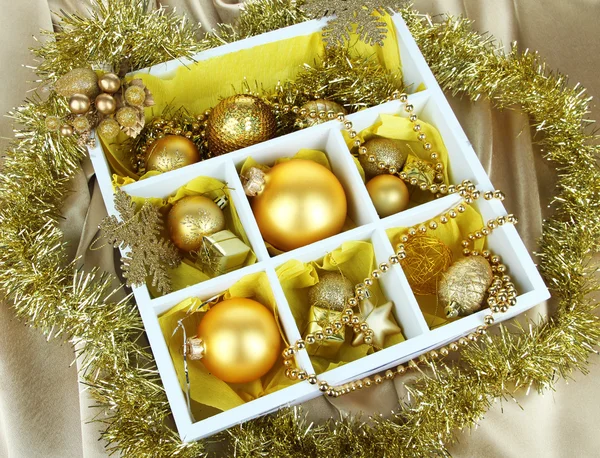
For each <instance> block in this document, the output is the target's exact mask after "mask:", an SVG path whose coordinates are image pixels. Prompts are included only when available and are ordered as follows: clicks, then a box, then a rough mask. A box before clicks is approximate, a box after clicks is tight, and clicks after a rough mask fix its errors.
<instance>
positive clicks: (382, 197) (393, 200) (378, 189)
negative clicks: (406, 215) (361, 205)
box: [367, 175, 410, 218]
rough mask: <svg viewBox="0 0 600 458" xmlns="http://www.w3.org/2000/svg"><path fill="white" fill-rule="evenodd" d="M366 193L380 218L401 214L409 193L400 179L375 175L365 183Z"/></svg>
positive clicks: (406, 205) (392, 176) (406, 204)
mask: <svg viewBox="0 0 600 458" xmlns="http://www.w3.org/2000/svg"><path fill="white" fill-rule="evenodd" d="M367 191H368V192H369V196H371V200H372V201H373V205H375V209H376V210H377V213H378V214H379V216H380V217H381V218H385V217H386V216H390V215H393V214H395V213H398V212H401V211H402V210H405V209H406V207H408V202H409V201H410V193H409V191H408V187H407V186H406V184H404V181H402V180H401V179H400V178H398V177H396V176H394V175H377V176H376V177H374V178H371V179H370V180H369V181H368V182H367Z"/></svg>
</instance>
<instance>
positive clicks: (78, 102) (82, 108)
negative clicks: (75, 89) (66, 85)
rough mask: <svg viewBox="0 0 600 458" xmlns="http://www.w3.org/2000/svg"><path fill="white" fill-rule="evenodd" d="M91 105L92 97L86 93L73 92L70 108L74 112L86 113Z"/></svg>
mask: <svg viewBox="0 0 600 458" xmlns="http://www.w3.org/2000/svg"><path fill="white" fill-rule="evenodd" d="M90 106H91V102H90V98H89V97H88V96H87V95H85V94H73V95H72V96H71V98H70V99H69V110H71V113H73V114H86V113H87V112H88V111H90Z"/></svg>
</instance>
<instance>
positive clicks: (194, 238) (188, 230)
mask: <svg viewBox="0 0 600 458" xmlns="http://www.w3.org/2000/svg"><path fill="white" fill-rule="evenodd" d="M167 228H168V231H169V235H170V236H171V240H172V241H173V243H174V244H175V246H176V247H177V248H179V249H180V250H183V251H186V252H190V251H197V250H199V249H200V248H201V247H202V243H203V237H204V236H206V235H211V234H214V233H215V232H219V231H221V230H223V229H225V215H223V211H222V210H221V209H220V208H219V206H218V205H217V204H216V203H215V202H213V201H212V200H210V199H209V198H208V197H204V196H188V197H184V198H183V199H180V200H178V201H177V202H175V205H173V208H171V210H170V211H169V214H168V215H167Z"/></svg>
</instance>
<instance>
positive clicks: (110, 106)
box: [95, 94, 117, 115]
mask: <svg viewBox="0 0 600 458" xmlns="http://www.w3.org/2000/svg"><path fill="white" fill-rule="evenodd" d="M95 104H96V110H98V111H99V112H100V113H102V114H104V115H110V114H113V113H114V112H115V110H116V109H117V101H116V100H115V98H114V97H113V96H112V95H110V94H100V95H99V96H98V97H96V101H95Z"/></svg>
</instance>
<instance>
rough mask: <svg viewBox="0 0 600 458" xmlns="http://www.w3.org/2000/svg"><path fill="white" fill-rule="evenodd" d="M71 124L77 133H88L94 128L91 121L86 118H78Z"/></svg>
mask: <svg viewBox="0 0 600 458" xmlns="http://www.w3.org/2000/svg"><path fill="white" fill-rule="evenodd" d="M71 124H72V125H73V128H74V129H75V130H76V131H77V132H87V131H88V130H90V129H91V128H92V126H91V124H90V121H89V119H88V118H86V117H85V116H77V117H76V118H75V119H73V122H72V123H71Z"/></svg>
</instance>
